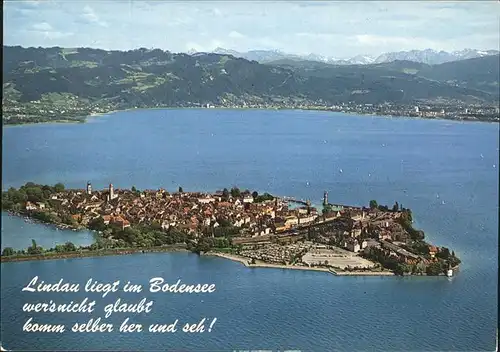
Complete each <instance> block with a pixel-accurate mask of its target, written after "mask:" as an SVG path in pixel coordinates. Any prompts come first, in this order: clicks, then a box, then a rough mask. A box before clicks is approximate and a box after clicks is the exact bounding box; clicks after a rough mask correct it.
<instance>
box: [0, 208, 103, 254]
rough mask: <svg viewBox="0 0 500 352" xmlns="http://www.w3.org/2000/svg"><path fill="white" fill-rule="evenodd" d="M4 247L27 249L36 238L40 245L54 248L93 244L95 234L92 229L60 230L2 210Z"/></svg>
mask: <svg viewBox="0 0 500 352" xmlns="http://www.w3.org/2000/svg"><path fill="white" fill-rule="evenodd" d="M2 234H10V235H8V236H7V235H5V236H4V235H2V246H1V247H2V249H4V248H5V247H12V248H14V249H26V248H27V247H29V246H31V245H32V242H31V240H32V239H35V240H36V243H37V245H38V246H41V247H43V248H53V247H55V246H56V244H64V243H66V242H68V241H69V242H73V243H74V244H75V245H77V246H88V245H89V244H92V243H93V242H94V239H95V235H94V234H93V233H92V232H91V231H71V230H59V229H57V228H56V227H54V226H47V225H41V224H38V223H32V222H26V221H25V220H24V219H23V218H21V217H17V216H12V215H9V214H8V213H4V212H2Z"/></svg>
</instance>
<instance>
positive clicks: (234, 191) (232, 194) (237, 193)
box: [231, 187, 241, 198]
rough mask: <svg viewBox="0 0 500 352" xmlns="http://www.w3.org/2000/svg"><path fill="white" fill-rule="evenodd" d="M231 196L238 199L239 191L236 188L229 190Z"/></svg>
mask: <svg viewBox="0 0 500 352" xmlns="http://www.w3.org/2000/svg"><path fill="white" fill-rule="evenodd" d="M231 196H233V197H234V198H238V197H239V196H241V191H240V189H239V188H238V187H233V188H231Z"/></svg>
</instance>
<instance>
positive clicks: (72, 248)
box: [64, 242, 76, 252]
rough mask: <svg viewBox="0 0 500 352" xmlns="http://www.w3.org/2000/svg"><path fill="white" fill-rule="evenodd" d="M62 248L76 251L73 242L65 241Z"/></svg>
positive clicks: (67, 250)
mask: <svg viewBox="0 0 500 352" xmlns="http://www.w3.org/2000/svg"><path fill="white" fill-rule="evenodd" d="M64 250H65V251H66V252H74V251H76V246H75V245H74V244H73V242H66V243H65V244H64Z"/></svg>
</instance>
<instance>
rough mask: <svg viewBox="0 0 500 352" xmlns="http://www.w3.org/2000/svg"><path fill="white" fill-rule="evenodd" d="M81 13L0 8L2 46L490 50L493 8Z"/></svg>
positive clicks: (238, 5) (391, 5)
mask: <svg viewBox="0 0 500 352" xmlns="http://www.w3.org/2000/svg"><path fill="white" fill-rule="evenodd" d="M88 3H89V4H90V5H87V6H85V3H83V4H82V2H80V1H55V0H54V1H48V0H45V1H40V2H39V3H37V4H35V3H28V2H24V1H6V2H4V28H5V29H6V30H5V31H4V32H5V35H4V43H5V45H23V46H44V45H58V46H63V47H64V46H66V47H75V46H87V47H96V45H97V46H98V47H100V48H103V49H116V50H128V49H133V48H138V47H156V48H161V49H165V50H170V51H173V52H182V51H186V50H189V49H193V48H194V49H196V50H199V51H208V50H213V49H214V48H215V47H216V46H221V47H224V48H226V49H232V50H237V51H248V50H256V49H279V50H282V51H285V52H289V53H315V54H319V55H326V56H335V57H338V58H343V57H352V56H355V55H358V54H367V55H374V56H375V55H379V54H381V53H383V52H387V51H399V50H411V49H425V48H431V49H436V50H448V51H451V50H461V49H464V48H477V49H489V48H497V47H498V43H499V42H500V37H499V32H500V28H499V23H498V4H496V3H491V2H489V3H487V2H456V3H443V2H431V1H428V2H416V1H401V2H377V1H369V2H367V1H364V2H355V1H349V2H329V1H323V2H319V3H311V2H293V3H290V2H266V1H261V2H244V1H241V2H236V1H235V2H229V1H228V2H224V6H222V5H221V2H215V1H213V2H211V1H196V2H195V1H189V2H174V1H145V0H144V1H142V0H141V1H131V0H127V1H114V0H113V1H94V2H92V3H90V2H88ZM49 26H50V27H49ZM102 27H106V31H103V30H102ZM34 33H41V34H36V35H34Z"/></svg>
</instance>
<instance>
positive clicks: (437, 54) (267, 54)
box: [189, 48, 499, 65]
mask: <svg viewBox="0 0 500 352" xmlns="http://www.w3.org/2000/svg"><path fill="white" fill-rule="evenodd" d="M212 52H213V53H215V54H222V55H232V56H234V57H241V58H244V59H247V60H254V61H258V62H261V63H267V62H272V61H276V60H285V59H288V60H298V61H302V60H307V61H317V62H323V63H328V64H332V65H369V64H378V63H384V62H391V61H396V60H401V61H414V62H419V63H424V64H428V65H439V64H442V63H445V62H451V61H459V60H467V59H473V58H477V57H484V56H491V55H498V54H499V51H498V50H475V49H464V50H460V51H453V52H446V51H436V50H432V49H426V50H411V51H398V52H390V53H384V54H382V55H379V56H376V57H374V56H369V55H357V56H354V57H352V58H349V59H338V58H334V57H327V56H321V55H316V54H309V55H296V54H288V53H284V52H282V51H279V50H251V51H247V52H238V51H234V50H227V49H224V48H216V49H215V50H213V51H212ZM189 53H190V54H194V53H196V51H195V50H191V51H189Z"/></svg>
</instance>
